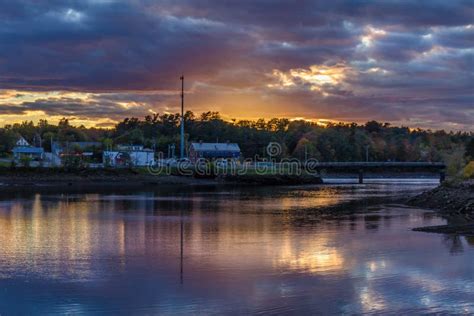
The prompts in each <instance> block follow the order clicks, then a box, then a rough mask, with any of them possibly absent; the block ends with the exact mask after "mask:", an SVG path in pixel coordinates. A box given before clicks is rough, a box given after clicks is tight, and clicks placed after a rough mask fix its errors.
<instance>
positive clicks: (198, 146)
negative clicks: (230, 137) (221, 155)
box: [191, 143, 240, 153]
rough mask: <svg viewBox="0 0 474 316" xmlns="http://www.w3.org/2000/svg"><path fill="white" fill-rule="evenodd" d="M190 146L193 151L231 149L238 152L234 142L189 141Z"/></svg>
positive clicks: (237, 146) (238, 149) (238, 148)
mask: <svg viewBox="0 0 474 316" xmlns="http://www.w3.org/2000/svg"><path fill="white" fill-rule="evenodd" d="M191 148H192V149H193V150H195V151H206V152H210V151H227V152H229V151H231V152H239V153H240V147H239V145H238V144H236V143H191Z"/></svg>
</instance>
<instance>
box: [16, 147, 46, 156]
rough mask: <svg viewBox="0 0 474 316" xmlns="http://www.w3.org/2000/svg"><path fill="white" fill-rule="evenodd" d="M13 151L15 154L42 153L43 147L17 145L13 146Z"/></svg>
mask: <svg viewBox="0 0 474 316" xmlns="http://www.w3.org/2000/svg"><path fill="white" fill-rule="evenodd" d="M13 153H15V154H42V153H44V149H43V148H41V147H25V146H17V147H13Z"/></svg>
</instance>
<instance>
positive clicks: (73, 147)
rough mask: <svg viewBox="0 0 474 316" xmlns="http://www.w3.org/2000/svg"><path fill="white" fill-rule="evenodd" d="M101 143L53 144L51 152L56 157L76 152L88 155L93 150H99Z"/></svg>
mask: <svg viewBox="0 0 474 316" xmlns="http://www.w3.org/2000/svg"><path fill="white" fill-rule="evenodd" d="M101 147H102V143H101V142H53V143H52V144H51V152H52V153H53V154H55V155H57V156H61V155H62V154H67V153H69V154H71V153H76V152H77V151H78V150H79V151H81V152H82V153H85V154H86V155H88V154H89V153H92V150H93V149H94V148H101Z"/></svg>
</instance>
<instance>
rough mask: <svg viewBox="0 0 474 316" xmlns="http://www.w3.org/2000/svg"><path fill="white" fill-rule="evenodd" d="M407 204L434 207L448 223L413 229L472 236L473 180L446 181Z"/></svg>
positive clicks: (473, 214)
mask: <svg viewBox="0 0 474 316" xmlns="http://www.w3.org/2000/svg"><path fill="white" fill-rule="evenodd" d="M407 204H408V205H412V206H416V207H422V208H431V209H435V210H436V211H437V212H438V213H439V214H440V215H441V216H443V217H444V218H446V219H447V221H448V224H447V225H442V226H430V227H419V228H415V229H414V230H415V231H423V232H430V233H445V234H459V235H469V236H474V180H467V181H464V182H461V183H453V182H448V183H444V184H443V185H440V186H439V187H437V188H435V189H433V190H430V191H427V192H424V193H422V194H420V195H418V196H415V197H413V198H411V199H409V200H408V201H407Z"/></svg>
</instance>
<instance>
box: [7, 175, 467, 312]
mask: <svg viewBox="0 0 474 316" xmlns="http://www.w3.org/2000/svg"><path fill="white" fill-rule="evenodd" d="M420 188H423V186H420V185H416V186H398V185H392V186H387V185H385V184H384V185H372V186H358V187H357V186H352V185H349V186H339V185H337V186H331V187H324V188H322V189H319V188H314V187H307V188H293V189H288V188H285V189H274V190H267V189H252V190H249V189H237V188H236V189H225V190H219V189H195V190H191V191H190V190H188V191H183V192H179V191H176V190H159V191H149V192H139V193H131V194H126V193H123V192H116V193H107V194H94V193H91V194H74V193H70V194H62V195H61V194H52V193H42V194H23V195H22V194H20V195H17V196H16V197H14V198H9V199H3V201H2V202H0V232H1V234H0V284H1V288H2V289H4V291H0V313H2V312H4V313H6V314H16V313H22V314H25V313H26V314H28V313H32V312H34V313H46V312H47V313H81V312H90V313H97V312H101V313H103V312H104V313H110V314H115V313H117V312H121V313H157V312H159V313H170V314H171V313H173V314H174V313H176V312H181V313H186V312H189V313H209V312H212V313H225V312H234V313H249V312H251V313H260V312H262V313H285V312H291V313H304V312H309V311H314V310H317V311H320V312H321V313H341V312H343V313H344V312H345V313H365V312H381V311H385V312H393V313H394V312H397V313H414V312H441V313H443V312H444V313H452V312H465V313H469V312H474V310H473V308H474V306H473V303H472V302H473V301H474V294H473V293H474V283H473V278H472V276H473V275H474V268H473V267H472V265H471V264H470V262H472V259H474V253H473V252H474V251H473V249H474V248H473V247H472V246H473V240H472V238H453V237H444V236H442V235H433V234H425V233H416V232H412V231H410V228H411V227H415V226H421V225H437V224H442V223H443V222H444V220H442V219H440V218H438V217H436V216H433V215H432V213H429V212H427V211H423V210H412V209H407V208H404V207H401V206H397V205H376V206H365V208H364V209H363V210H362V212H360V213H353V212H344V215H341V216H331V217H325V218H324V219H319V220H317V221H314V222H312V223H311V225H299V223H298V222H295V216H294V214H295V213H299V212H301V211H305V210H313V209H315V208H318V207H320V206H328V205H329V206H330V205H336V204H338V203H343V204H340V205H346V206H347V205H352V204H344V203H345V202H350V201H352V200H354V199H357V197H361V196H372V197H373V196H377V197H379V196H384V195H393V194H394V193H395V194H407V191H411V192H413V191H415V190H419V189H420ZM347 207H350V206H347ZM453 249H454V250H453ZM460 249H462V250H463V251H461V250H460ZM453 254H455V256H453ZM434 263H436V264H434Z"/></svg>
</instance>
